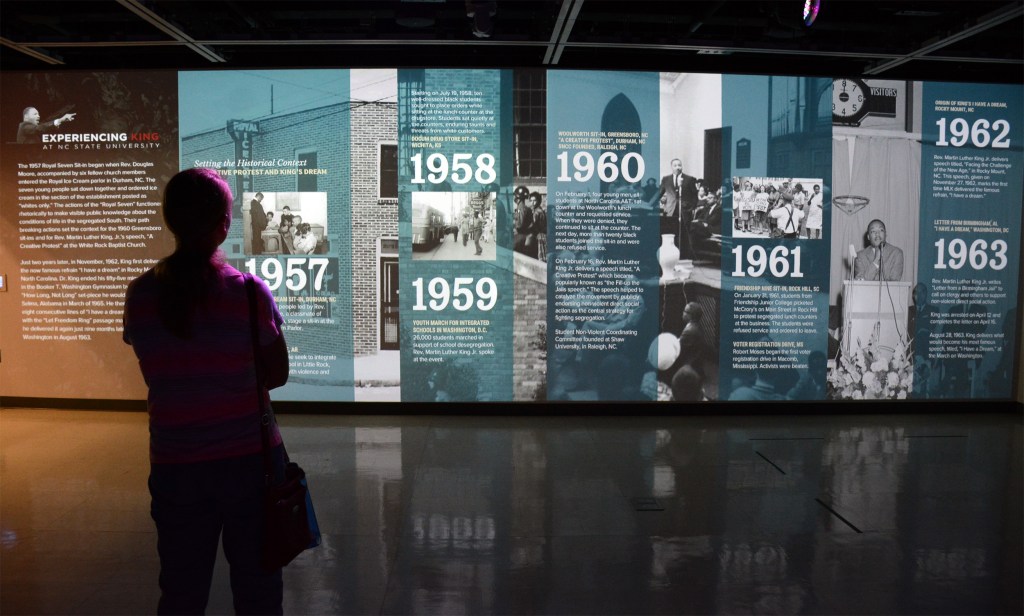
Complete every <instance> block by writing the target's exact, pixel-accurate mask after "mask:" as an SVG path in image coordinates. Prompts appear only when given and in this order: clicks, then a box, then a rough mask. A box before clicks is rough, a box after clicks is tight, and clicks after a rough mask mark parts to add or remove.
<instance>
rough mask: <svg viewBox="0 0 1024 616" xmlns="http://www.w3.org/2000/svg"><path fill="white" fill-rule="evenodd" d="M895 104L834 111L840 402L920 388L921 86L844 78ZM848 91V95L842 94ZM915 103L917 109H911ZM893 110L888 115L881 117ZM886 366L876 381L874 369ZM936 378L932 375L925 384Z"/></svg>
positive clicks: (834, 347) (834, 327) (832, 307)
mask: <svg viewBox="0 0 1024 616" xmlns="http://www.w3.org/2000/svg"><path fill="white" fill-rule="evenodd" d="M854 82H856V87H857V89H858V90H859V91H862V92H865V93H870V92H876V93H878V92H883V93H885V95H886V96H890V97H892V98H893V101H892V104H890V105H888V106H883V105H881V104H879V103H878V102H877V101H876V102H875V103H874V104H872V105H871V106H870V107H868V106H866V105H865V106H864V107H861V109H862V110H865V109H866V111H864V112H863V113H857V114H853V115H849V114H843V113H841V112H839V111H837V112H834V113H833V137H832V161H833V162H832V177H833V182H834V184H835V185H834V187H833V190H832V205H833V208H832V237H831V254H832V263H831V267H830V272H829V277H830V280H829V282H830V288H831V290H830V294H829V359H828V363H829V385H830V386H829V389H828V396H829V397H830V398H832V399H863V398H906V397H908V396H909V395H910V393H911V391H912V388H913V378H914V376H915V375H914V371H915V370H916V369H921V368H925V366H923V365H922V366H918V367H917V368H915V366H914V361H913V359H914V358H913V340H914V337H915V336H914V331H913V328H914V325H913V321H914V319H913V314H914V313H915V312H916V310H915V303H917V302H919V301H924V300H925V299H926V298H927V288H926V287H924V288H922V289H919V290H916V291H915V289H914V287H915V284H916V283H917V262H918V230H919V225H920V207H921V180H920V177H921V127H920V121H921V119H920V113H919V112H918V113H916V114H914V113H907V112H906V110H907V109H917V110H920V108H921V105H920V94H921V88H920V86H921V84H920V82H909V81H907V82H904V81H889V80H868V81H865V82H860V81H859V80H853V79H837V80H835V83H834V84H833V94H834V96H835V97H838V96H839V94H841V93H842V88H843V87H844V84H845V87H846V88H847V90H850V89H851V88H853V87H854V85H855V84H854ZM837 92H838V94H837ZM908 99H909V103H908ZM879 109H887V111H877V110H879ZM883 364H884V366H885V367H886V368H885V369H886V375H887V374H888V373H889V372H894V373H895V374H896V375H897V377H896V378H889V377H888V376H886V379H873V378H872V377H871V376H870V375H869V374H867V373H868V372H869V371H870V369H871V366H872V365H878V366H882V365H883ZM925 378H928V377H925Z"/></svg>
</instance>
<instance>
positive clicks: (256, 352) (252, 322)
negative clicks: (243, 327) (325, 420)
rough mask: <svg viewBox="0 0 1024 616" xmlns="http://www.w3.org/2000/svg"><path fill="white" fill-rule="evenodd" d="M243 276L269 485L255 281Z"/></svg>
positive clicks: (266, 409) (267, 431)
mask: <svg viewBox="0 0 1024 616" xmlns="http://www.w3.org/2000/svg"><path fill="white" fill-rule="evenodd" d="M243 276H244V277H245V293H246V295H247V296H248V298H249V332H250V337H251V338H252V359H253V364H254V368H255V370H256V404H257V408H258V409H259V410H260V439H261V441H262V442H263V473H264V479H265V480H266V482H267V485H270V483H271V479H272V478H273V476H274V465H273V462H272V461H271V459H270V422H271V421H272V418H271V415H270V408H269V407H268V406H265V405H264V404H263V391H264V390H263V376H262V373H263V371H262V370H261V369H260V336H259V327H258V323H259V320H258V317H257V310H256V304H257V302H258V300H257V298H256V281H255V280H254V279H253V277H252V275H251V274H243Z"/></svg>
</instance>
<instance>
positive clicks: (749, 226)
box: [719, 177, 825, 240]
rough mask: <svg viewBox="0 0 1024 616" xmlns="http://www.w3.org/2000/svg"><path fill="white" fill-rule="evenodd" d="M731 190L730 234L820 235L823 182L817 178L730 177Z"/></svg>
mask: <svg viewBox="0 0 1024 616" xmlns="http://www.w3.org/2000/svg"><path fill="white" fill-rule="evenodd" d="M732 194H733V201H732V227H731V233H732V237H753V238H772V239H800V240H820V239H821V238H822V229H821V227H822V220H823V219H824V215H823V214H824V199H825V186H824V182H823V181H822V180H821V179H820V178H764V177H733V178H732ZM719 201H721V197H720V196H719Z"/></svg>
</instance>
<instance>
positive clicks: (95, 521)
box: [0, 409, 1024, 615]
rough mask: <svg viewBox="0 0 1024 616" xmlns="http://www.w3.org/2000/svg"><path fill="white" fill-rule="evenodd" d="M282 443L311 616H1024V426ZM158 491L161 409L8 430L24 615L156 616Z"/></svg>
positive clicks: (16, 589)
mask: <svg viewBox="0 0 1024 616" xmlns="http://www.w3.org/2000/svg"><path fill="white" fill-rule="evenodd" d="M280 421H281V424H282V426H283V433H284V436H285V440H286V442H287V444H288V446H289V449H290V451H291V454H292V457H293V458H295V459H297V460H298V461H299V462H300V463H301V464H302V466H304V467H305V469H306V471H307V473H308V475H309V480H310V485H311V489H312V491H313V497H314V501H315V503H316V507H317V514H318V517H319V520H320V525H321V529H322V531H323V537H324V541H323V545H322V546H321V547H319V548H318V549H316V550H312V551H308V552H306V553H304V554H303V555H302V556H300V557H299V559H298V560H296V561H295V562H294V563H293V564H292V565H290V566H289V567H288V568H287V569H286V570H285V612H286V613H290V614H446V615H447V614H688V613H696V614H716V613H718V614H748V613H759V614H792V613H800V614H803V613H806V614H917V613H932V614H993V613H1003V614H1020V613H1021V612H1022V611H1024V606H1022V579H1024V571H1022V558H1024V557H1022V527H1024V522H1022V519H1024V517H1022V515H1024V514H1022V493H1024V484H1022V425H1021V419H1020V416H1019V415H996V416H992V415H982V414H974V415H970V416H968V415H940V416H930V417H929V416H923V415H914V416H880V415H862V416H830V417H824V418H823V417H809V416H797V417H790V416H776V417H729V418H712V417H665V418H659V417H639V418H608V417H604V418H588V417H558V418H537V417H528V418H504V417H485V418H475V419H473V418H465V417H462V418H451V417H362V416H309V415H286V416H282V417H281V418H280ZM147 473H148V462H147V428H146V416H145V414H143V413H128V412H119V413H118V412H92V411H51V410H27V409H6V410H3V411H0V527H2V529H0V530H2V535H0V542H2V552H0V583H2V586H0V613H2V614H4V615H11V614H146V613H152V612H153V610H154V609H155V606H156V601H157V595H158V591H157V586H156V577H157V571H158V562H157V558H156V539H155V534H154V528H153V523H152V521H151V520H150V518H149V513H148V508H149V496H148V493H147V490H146V477H147ZM230 612H231V597H230V591H229V589H228V578H227V569H226V567H225V566H224V563H223V558H221V560H220V562H219V564H218V567H217V570H216V573H215V579H214V588H213V591H212V592H211V596H210V604H209V609H208V613H210V614H221V613H230Z"/></svg>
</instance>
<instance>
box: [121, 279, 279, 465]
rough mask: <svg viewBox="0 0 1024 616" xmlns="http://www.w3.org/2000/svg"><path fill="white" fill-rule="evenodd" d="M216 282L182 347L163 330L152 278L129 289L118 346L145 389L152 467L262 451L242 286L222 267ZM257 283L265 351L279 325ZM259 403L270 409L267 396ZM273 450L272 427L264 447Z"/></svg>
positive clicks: (267, 292) (266, 291)
mask: <svg viewBox="0 0 1024 616" xmlns="http://www.w3.org/2000/svg"><path fill="white" fill-rule="evenodd" d="M221 276H222V281H223V285H222V286H220V287H219V288H215V289H211V291H210V295H209V296H208V298H207V301H206V304H205V305H204V306H203V307H201V308H200V309H199V311H198V313H197V314H196V316H195V318H194V322H193V324H192V337H191V338H189V339H181V338H178V337H177V336H175V335H174V334H172V333H170V332H169V331H167V329H165V328H164V326H163V323H162V322H161V320H160V313H159V310H158V307H159V288H158V283H157V279H156V275H155V274H154V272H153V270H149V271H147V272H146V273H145V274H143V275H142V276H140V277H139V278H137V279H135V280H134V281H133V282H132V283H131V284H130V285H129V286H128V292H127V295H126V297H125V307H124V341H125V342H126V343H128V344H130V345H132V348H133V349H134V351H135V355H136V357H138V358H139V368H140V369H141V370H142V376H143V378H145V381H146V384H147V385H148V386H149V397H148V407H149V435H150V438H149V451H150V461H151V462H154V463H187V462H202V461H206V460H217V459H222V458H231V457H236V456H244V455H249V454H253V453H259V452H260V451H261V450H262V441H261V436H260V420H259V417H260V413H259V404H258V399H257V393H256V370H255V363H254V359H253V349H252V338H251V330H250V328H249V300H248V295H247V293H246V290H245V279H244V277H243V276H242V274H241V273H240V272H239V271H238V270H236V269H235V268H233V267H231V266H229V265H221ZM256 283H257V284H256V298H257V304H258V310H257V320H258V324H259V328H258V329H259V339H260V344H261V345H263V346H266V345H268V344H270V343H271V342H273V341H274V340H276V339H277V337H278V336H279V335H281V324H282V322H283V319H282V318H281V313H280V312H279V311H278V309H277V306H276V305H275V304H274V298H273V296H272V295H271V293H270V290H269V289H268V288H267V286H266V284H265V283H263V282H262V281H260V280H259V279H258V278H257V279H256ZM262 395H263V396H264V399H265V401H266V403H267V404H269V401H270V396H269V393H267V392H265V391H264V392H263V394H262ZM280 442H281V435H280V433H279V432H278V429H277V425H276V423H272V425H271V445H272V446H274V445H277V444H279V443H280Z"/></svg>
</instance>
